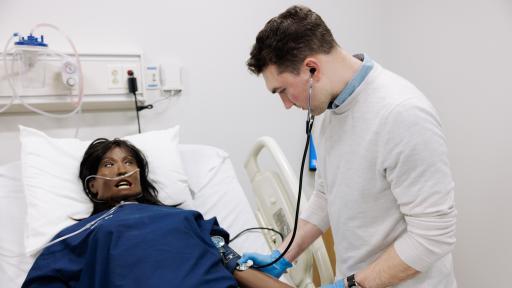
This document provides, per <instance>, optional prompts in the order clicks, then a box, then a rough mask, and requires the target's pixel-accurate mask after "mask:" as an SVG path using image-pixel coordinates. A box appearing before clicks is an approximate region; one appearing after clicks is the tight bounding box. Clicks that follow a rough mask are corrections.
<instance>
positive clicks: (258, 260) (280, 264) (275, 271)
mask: <svg viewBox="0 0 512 288" xmlns="http://www.w3.org/2000/svg"><path fill="white" fill-rule="evenodd" d="M280 255H281V252H279V251H278V250H274V251H272V253H271V254H269V255H263V254H259V253H251V252H249V253H244V254H243V255H242V258H241V259H240V260H239V261H238V262H240V263H246V262H247V261H248V260H252V262H253V263H254V265H256V266H261V265H265V264H268V263H270V262H272V261H274V260H275V259H276V258H277V257H279V256H280ZM292 266H293V265H292V263H290V262H288V260H286V258H284V257H283V258H281V259H279V261H277V262H276V263H274V264H272V266H268V267H264V268H261V269H258V268H257V267H254V268H255V269H257V270H259V271H262V272H265V273H267V274H269V275H271V276H272V277H274V278H279V277H281V275H283V273H284V272H286V269H288V268H290V267H292Z"/></svg>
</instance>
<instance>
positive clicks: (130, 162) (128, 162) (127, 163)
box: [124, 160, 134, 165]
mask: <svg viewBox="0 0 512 288" xmlns="http://www.w3.org/2000/svg"><path fill="white" fill-rule="evenodd" d="M133 163H134V162H133V160H126V161H125V162H124V164H126V165H133Z"/></svg>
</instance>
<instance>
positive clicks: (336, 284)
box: [320, 279, 345, 288]
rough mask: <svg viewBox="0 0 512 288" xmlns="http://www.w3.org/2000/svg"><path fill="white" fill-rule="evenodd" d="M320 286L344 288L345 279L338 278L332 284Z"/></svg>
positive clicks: (324, 287) (322, 287)
mask: <svg viewBox="0 0 512 288" xmlns="http://www.w3.org/2000/svg"><path fill="white" fill-rule="evenodd" d="M320 288H345V279H341V280H338V281H336V282H334V283H332V284H326V285H322V286H320Z"/></svg>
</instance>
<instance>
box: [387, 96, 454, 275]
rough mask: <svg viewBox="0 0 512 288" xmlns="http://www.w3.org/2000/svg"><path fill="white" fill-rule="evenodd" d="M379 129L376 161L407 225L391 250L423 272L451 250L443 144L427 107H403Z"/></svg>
mask: <svg viewBox="0 0 512 288" xmlns="http://www.w3.org/2000/svg"><path fill="white" fill-rule="evenodd" d="M383 123H384V124H383V125H384V126H383V129H382V130H381V132H382V138H381V139H384V140H383V141H382V142H381V143H382V149H381V151H382V154H381V156H380V158H379V161H380V165H382V166H381V167H382V169H383V170H382V171H383V173H384V175H385V177H386V178H387V180H388V181H389V183H390V188H391V191H392V193H393V195H394V197H395V198H396V201H397V204H398V205H399V207H400V211H401V212H402V213H403V215H404V218H405V221H406V224H407V229H406V232H405V233H404V234H402V235H401V236H400V237H399V238H398V239H397V240H396V241H395V243H394V247H395V249H396V251H397V253H398V255H399V256H400V258H401V259H402V260H403V261H404V262H405V263H407V264H408V265H409V266H411V267H413V268H414V269H416V270H418V271H425V270H427V269H428V268H429V267H430V265H431V264H433V263H434V262H436V261H437V260H439V259H440V258H441V257H443V256H444V255H446V254H448V253H450V252H451V250H453V247H454V245H455V222H456V210H455V206H454V183H453V180H452V176H451V172H450V168H449V162H448V152H447V145H446V141H445V138H444V136H443V134H442V132H441V124H440V122H439V119H438V117H437V115H436V113H435V111H434V108H433V107H432V106H431V105H430V104H429V103H428V102H427V101H422V100H418V99H415V100H407V101H404V102H402V103H401V104H399V105H397V106H395V107H394V108H393V109H392V110H391V111H390V112H389V113H388V114H387V119H386V121H383Z"/></svg>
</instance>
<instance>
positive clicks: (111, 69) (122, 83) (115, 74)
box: [107, 65, 127, 89]
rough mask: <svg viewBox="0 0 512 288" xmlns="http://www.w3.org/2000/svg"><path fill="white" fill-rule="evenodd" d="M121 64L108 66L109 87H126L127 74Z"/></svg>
mask: <svg viewBox="0 0 512 288" xmlns="http://www.w3.org/2000/svg"><path fill="white" fill-rule="evenodd" d="M124 73H125V72H124V70H123V67H122V66H121V65H108V66H107V81H108V82H107V83H108V84H107V86H108V88H109V89H122V88H124V87H126V86H127V85H126V76H125V75H124Z"/></svg>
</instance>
